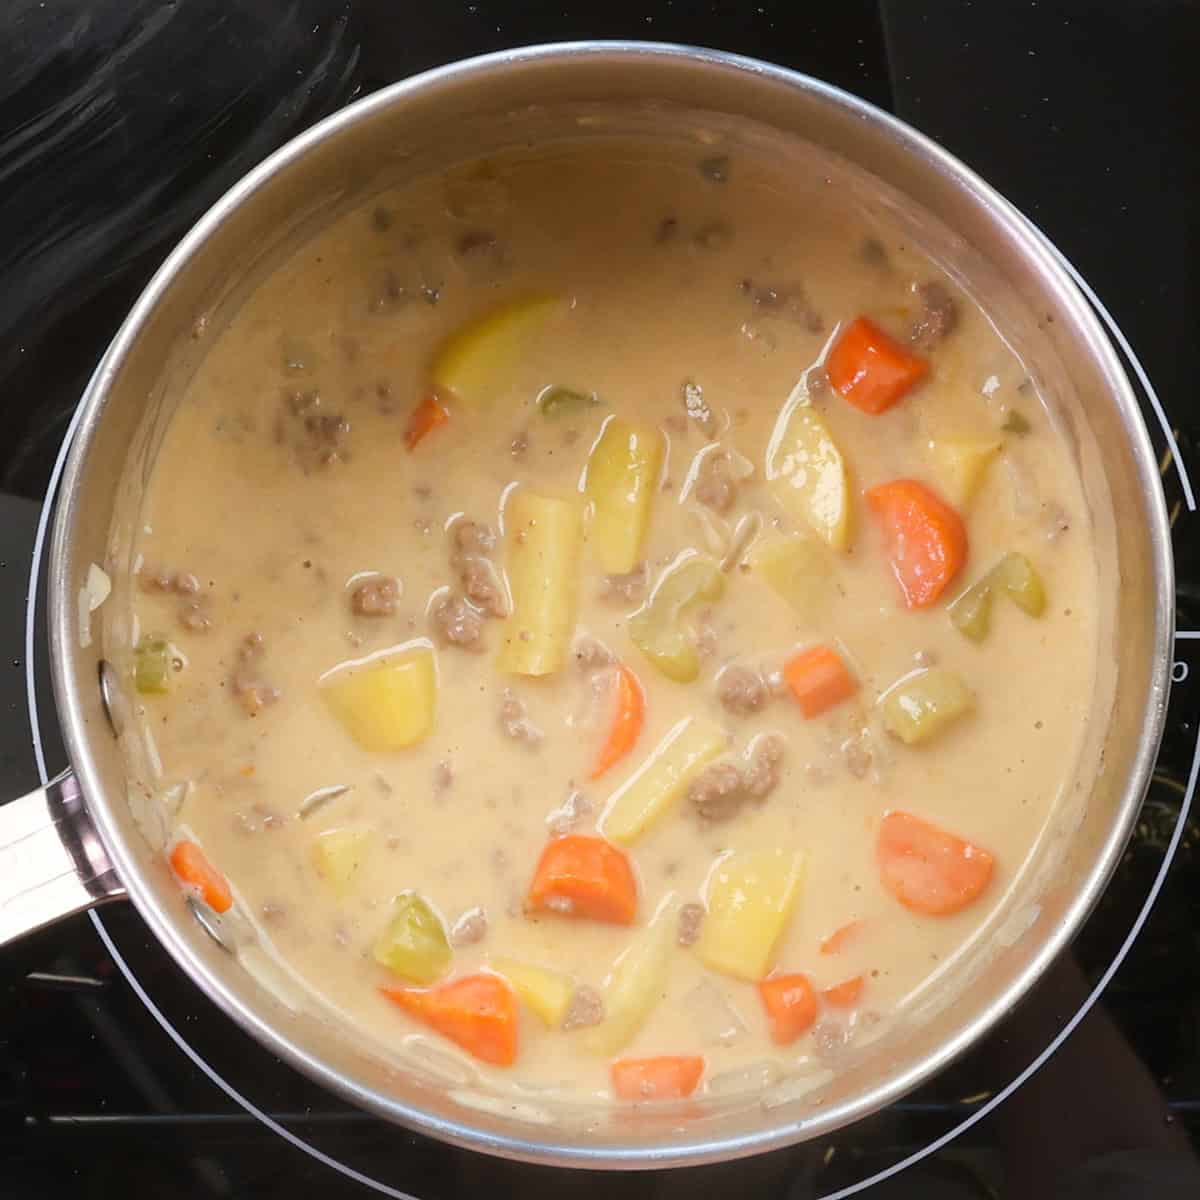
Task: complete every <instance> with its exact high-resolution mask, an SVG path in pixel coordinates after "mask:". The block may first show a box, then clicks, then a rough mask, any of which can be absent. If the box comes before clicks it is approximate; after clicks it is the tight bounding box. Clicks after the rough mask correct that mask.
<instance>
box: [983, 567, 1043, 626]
mask: <svg viewBox="0 0 1200 1200" xmlns="http://www.w3.org/2000/svg"><path fill="white" fill-rule="evenodd" d="M991 575H992V576H993V577H994V578H995V580H996V582H997V583H998V584H1000V586H1001V587H1003V588H1004V591H1005V593H1006V594H1007V595H1008V597H1009V599H1011V600H1012V602H1013V603H1014V604H1015V605H1016V606H1017V607H1018V608H1020V609H1021V610H1022V611H1023V612H1027V613H1028V614H1029V615H1030V616H1031V617H1040V616H1041V615H1042V613H1043V612H1045V611H1046V588H1045V586H1044V585H1043V583H1042V577H1041V576H1040V575H1039V574H1038V573H1037V570H1036V569H1035V568H1034V565H1033V563H1031V562H1030V561H1029V559H1027V558H1026V557H1025V555H1023V554H1018V553H1017V552H1016V551H1013V552H1012V553H1011V554H1006V555H1005V556H1004V557H1003V558H1002V559H1001V560H1000V562H999V563H998V564H997V565H996V566H995V567H993V568H992V571H991Z"/></svg>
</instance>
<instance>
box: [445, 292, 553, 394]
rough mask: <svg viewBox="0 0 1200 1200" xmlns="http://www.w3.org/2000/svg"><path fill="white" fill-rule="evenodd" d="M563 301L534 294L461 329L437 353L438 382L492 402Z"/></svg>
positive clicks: (485, 315)
mask: <svg viewBox="0 0 1200 1200" xmlns="http://www.w3.org/2000/svg"><path fill="white" fill-rule="evenodd" d="M559 305H560V301H559V300H558V298H557V297H554V296H528V297H526V298H524V299H522V300H514V301H511V302H510V303H508V304H504V305H501V306H500V307H499V308H495V309H493V310H492V311H491V312H489V313H485V314H484V315H483V316H482V317H479V318H477V319H476V320H474V321H471V322H469V323H468V324H466V325H464V326H463V327H462V328H461V329H459V330H456V331H455V332H454V333H452V334H451V335H450V337H449V338H447V340H446V341H445V342H443V343H442V346H441V348H440V349H439V350H438V352H437V354H436V355H435V356H434V360H433V365H432V367H431V368H430V377H431V378H432V380H433V382H434V384H435V385H436V386H437V387H439V388H443V389H445V390H446V391H449V392H453V393H454V395H456V396H457V397H458V398H459V399H460V400H462V401H463V402H464V403H467V404H476V405H484V404H486V403H487V402H488V401H489V400H490V399H491V398H492V397H493V396H494V395H495V394H496V393H497V392H498V391H501V390H503V388H504V385H505V381H506V378H507V377H508V376H510V375H511V374H512V370H513V368H514V367H515V366H516V364H517V362H518V361H519V360H520V357H521V355H522V354H523V353H525V352H526V351H527V350H528V348H529V346H530V343H531V342H532V341H533V339H534V337H535V336H536V335H537V333H538V332H539V331H540V330H541V328H542V326H543V325H545V323H546V321H547V320H548V318H549V317H550V315H551V313H553V312H554V310H555V309H556V308H558V307H559Z"/></svg>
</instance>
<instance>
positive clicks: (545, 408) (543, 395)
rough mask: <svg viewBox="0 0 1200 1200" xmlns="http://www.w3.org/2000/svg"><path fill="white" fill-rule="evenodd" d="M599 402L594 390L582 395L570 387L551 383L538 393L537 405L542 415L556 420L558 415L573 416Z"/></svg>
mask: <svg viewBox="0 0 1200 1200" xmlns="http://www.w3.org/2000/svg"><path fill="white" fill-rule="evenodd" d="M599 403H600V400H599V398H598V397H597V396H596V393H595V392H590V393H588V394H587V395H584V393H583V392H575V391H572V390H571V389H570V388H567V387H561V386H559V385H558V384H553V385H551V386H550V387H548V388H543V389H542V390H541V391H540V392H539V393H538V398H537V406H538V410H539V411H540V412H541V414H542V416H543V417H545V418H546V420H548V421H556V420H558V418H559V417H568V416H573V415H575V414H576V413H581V412H584V411H586V410H587V409H589V408H595V407H596V405H598V404H599Z"/></svg>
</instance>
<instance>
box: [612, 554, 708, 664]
mask: <svg viewBox="0 0 1200 1200" xmlns="http://www.w3.org/2000/svg"><path fill="white" fill-rule="evenodd" d="M724 590H725V576H724V574H723V573H722V571H721V567H720V564H719V563H718V562H717V561H716V560H715V559H712V558H709V557H708V556H707V555H703V554H693V555H690V556H689V557H687V558H684V559H682V560H681V561H678V562H676V563H674V564H673V565H671V566H670V567H668V568H667V569H666V571H664V572H663V574H662V577H661V578H660V579H659V581H658V583H657V584H656V585H655V587H654V591H653V592H651V594H650V599H649V600H647V601H646V603H645V604H643V605H642V607H641V608H640V609H638V611H637V612H636V613H634V614H633V616H632V617H630V619H629V637H630V640H631V641H632V642H633V644H634V645H635V646H636V647H637V648H638V649H639V650H640V651H641V652H642V653H643V654H644V655H645V656H646V657H647V658H648V659H649V660H650V662H651V663H653V664H654V666H655V667H657V668H658V670H660V671H661V672H662V673H663V674H664V675H666V676H667V678H668V679H674V680H675V681H676V682H677V683H690V682H691V681H692V680H693V679H695V678H696V676H697V675H699V674H700V655H699V654H698V653H697V651H696V644H695V641H694V640H693V638H692V634H691V631H690V630H689V629H688V628H687V627H686V626H685V624H684V621H683V618H684V616H685V615H686V614H687V612H688V611H689V610H690V609H693V608H695V607H696V606H697V605H698V604H701V603H705V602H707V603H712V602H714V601H716V600H719V599H720V598H721V594H722V593H723V592H724Z"/></svg>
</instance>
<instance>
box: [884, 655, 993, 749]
mask: <svg viewBox="0 0 1200 1200" xmlns="http://www.w3.org/2000/svg"><path fill="white" fill-rule="evenodd" d="M880 704H881V706H882V709H883V727H884V728H885V729H886V730H887V731H888V733H891V734H894V735H895V736H896V737H898V738H899V739H900V740H901V741H902V742H903V743H904V744H905V745H906V746H915V745H917V744H919V743H920V742H927V741H928V740H929V739H930V738H932V737H936V736H937V735H938V734H939V733H941V732H942V731H943V730H944V729H945V728H946V727H947V726H948V725H952V724H953V723H954V722H955V721H957V720H958V719H959V718H960V717H963V716H965V715H966V714H967V713H968V712H970V711H971V708H972V700H971V693H970V692H969V691H968V690H967V685H966V684H965V683H963V681H962V680H961V679H960V678H959V677H958V676H957V675H956V674H955V673H954V672H953V671H947V670H945V669H944V668H941V667H930V668H929V669H928V670H926V671H917V672H915V673H914V674H912V675H909V676H907V677H906V678H904V679H902V680H900V682H899V683H897V684H896V685H895V686H894V687H891V688H889V689H888V691H887V692H885V693H884V696H883V699H882V700H881V701H880Z"/></svg>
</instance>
